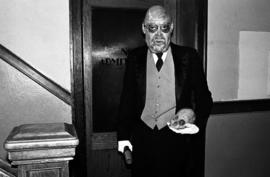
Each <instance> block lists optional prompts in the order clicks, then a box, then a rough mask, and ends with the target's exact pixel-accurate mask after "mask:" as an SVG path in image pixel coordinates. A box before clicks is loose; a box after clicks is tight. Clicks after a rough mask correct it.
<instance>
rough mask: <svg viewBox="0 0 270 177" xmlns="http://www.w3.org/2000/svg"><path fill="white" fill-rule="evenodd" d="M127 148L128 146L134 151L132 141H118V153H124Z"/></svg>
mask: <svg viewBox="0 0 270 177" xmlns="http://www.w3.org/2000/svg"><path fill="white" fill-rule="evenodd" d="M125 146H128V147H129V149H130V150H131V151H132V145H131V143H130V141H128V140H122V141H118V151H119V152H122V153H123V152H124V147H125Z"/></svg>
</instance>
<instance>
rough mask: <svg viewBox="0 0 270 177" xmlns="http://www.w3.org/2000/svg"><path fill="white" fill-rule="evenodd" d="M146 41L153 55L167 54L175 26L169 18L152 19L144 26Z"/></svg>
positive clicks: (147, 20)
mask: <svg viewBox="0 0 270 177" xmlns="http://www.w3.org/2000/svg"><path fill="white" fill-rule="evenodd" d="M142 28H143V33H144V34H145V41H146V44H147V46H148V48H149V50H150V51H151V52H152V53H158V52H165V51H167V50H168V48H169V44H170V41H171V33H172V30H173V24H172V23H171V22H170V19H169V18H161V17H156V18H155V17H152V18H149V19H146V20H145V22H144V24H143V27H142Z"/></svg>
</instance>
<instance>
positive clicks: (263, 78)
mask: <svg viewBox="0 0 270 177" xmlns="http://www.w3.org/2000/svg"><path fill="white" fill-rule="evenodd" d="M239 38H240V39H239V82H238V83H239V85H238V99H258V98H268V97H269V93H270V91H269V89H270V78H269V77H270V76H269V75H270V74H269V72H270V71H269V51H270V32H258V31H241V32H240V34H239Z"/></svg>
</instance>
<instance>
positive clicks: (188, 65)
mask: <svg viewBox="0 0 270 177" xmlns="http://www.w3.org/2000/svg"><path fill="white" fill-rule="evenodd" d="M147 50H148V49H147V47H146V46H144V47H140V48H137V49H135V50H133V51H132V52H130V54H129V55H128V59H127V61H126V71H125V76H124V84H123V91H122V95H121V102H120V110H119V120H118V130H117V133H118V135H117V137H118V140H131V142H132V143H133V141H132V140H133V139H134V144H135V139H136V137H135V136H136V135H137V136H138V134H136V133H134V132H136V131H137V132H138V130H136V128H137V126H136V125H138V124H142V121H141V114H142V111H143V108H144V106H145V98H146V59H147ZM171 51H172V56H173V61H174V66H175V96H176V112H177V111H179V110H180V109H181V108H192V109H193V110H194V111H195V114H196V121H195V124H196V125H197V126H198V127H199V128H200V131H199V133H197V134H195V135H190V136H188V135H187V136H184V137H185V138H184V141H185V142H186V144H188V145H187V147H188V153H189V154H188V155H187V156H188V157H187V161H186V162H185V164H186V167H185V170H186V171H185V175H186V176H192V177H203V176H204V152H205V129H206V123H207V119H208V117H209V114H210V112H211V108H212V104H213V102H212V97H211V93H210V91H209V90H208V86H207V81H206V78H205V75H204V72H203V67H202V66H203V65H202V61H201V60H200V57H199V56H198V53H197V51H196V50H194V49H192V48H189V47H183V46H177V45H174V44H171ZM135 130H136V131H135ZM141 132H143V131H141ZM139 136H141V135H139ZM134 144H133V145H134ZM136 145H139V146H141V145H140V144H138V143H136ZM185 175H184V176H185Z"/></svg>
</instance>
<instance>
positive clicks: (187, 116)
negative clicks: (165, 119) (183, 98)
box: [176, 108, 196, 124]
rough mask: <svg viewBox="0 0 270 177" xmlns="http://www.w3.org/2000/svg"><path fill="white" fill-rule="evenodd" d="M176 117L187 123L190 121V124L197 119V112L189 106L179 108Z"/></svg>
mask: <svg viewBox="0 0 270 177" xmlns="http://www.w3.org/2000/svg"><path fill="white" fill-rule="evenodd" d="M176 117H177V118H176V119H177V120H178V121H179V120H184V121H185V123H190V124H193V123H194V121H195V119H196V116H195V113H194V111H193V110H192V109H189V108H183V109H181V110H179V111H178V112H177V114H176Z"/></svg>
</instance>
